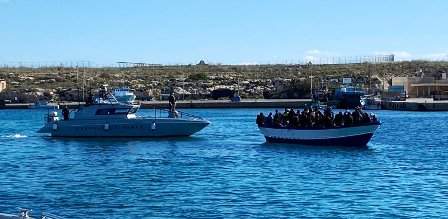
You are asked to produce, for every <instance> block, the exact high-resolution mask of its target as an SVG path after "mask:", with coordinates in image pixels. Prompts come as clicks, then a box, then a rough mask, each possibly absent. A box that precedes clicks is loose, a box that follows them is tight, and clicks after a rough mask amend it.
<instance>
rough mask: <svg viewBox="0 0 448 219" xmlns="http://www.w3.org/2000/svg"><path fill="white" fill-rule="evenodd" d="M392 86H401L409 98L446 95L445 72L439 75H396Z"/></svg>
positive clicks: (447, 88) (447, 84) (447, 91)
mask: <svg viewBox="0 0 448 219" xmlns="http://www.w3.org/2000/svg"><path fill="white" fill-rule="evenodd" d="M392 86H403V87H404V90H405V91H406V94H407V96H408V97H410V98H433V97H434V96H436V95H443V96H446V95H448V80H447V78H446V73H443V74H442V75H441V77H397V78H393V79H392Z"/></svg>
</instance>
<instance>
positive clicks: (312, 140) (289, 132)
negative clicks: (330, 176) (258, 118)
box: [260, 123, 380, 146]
mask: <svg viewBox="0 0 448 219" xmlns="http://www.w3.org/2000/svg"><path fill="white" fill-rule="evenodd" d="M379 125H380V124H379V123H374V124H364V125H359V126H350V127H336V128H330V129H287V128H265V127H260V131H261V133H263V135H264V136H265V138H266V141H267V142H270V143H292V144H304V145H322V146H324V145H335V146H365V145H367V143H368V142H369V141H370V139H371V138H372V136H373V134H374V132H375V131H376V129H377V128H378V127H379Z"/></svg>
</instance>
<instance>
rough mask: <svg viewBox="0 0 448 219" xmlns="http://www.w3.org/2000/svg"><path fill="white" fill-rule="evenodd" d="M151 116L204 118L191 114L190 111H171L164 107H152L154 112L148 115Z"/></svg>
mask: <svg viewBox="0 0 448 219" xmlns="http://www.w3.org/2000/svg"><path fill="white" fill-rule="evenodd" d="M150 117H151V118H190V119H194V120H204V118H202V117H200V116H196V115H193V114H191V113H187V112H183V111H179V110H175V111H171V110H169V109H164V108H154V114H153V115H152V116H150Z"/></svg>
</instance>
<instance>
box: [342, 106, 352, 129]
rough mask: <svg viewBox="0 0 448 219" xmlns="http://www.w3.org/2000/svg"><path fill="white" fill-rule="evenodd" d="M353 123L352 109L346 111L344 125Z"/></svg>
mask: <svg viewBox="0 0 448 219" xmlns="http://www.w3.org/2000/svg"><path fill="white" fill-rule="evenodd" d="M352 124H353V116H352V114H351V113H350V111H348V110H347V111H345V113H344V126H351V125H352Z"/></svg>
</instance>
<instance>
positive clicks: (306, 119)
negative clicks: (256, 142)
mask: <svg viewBox="0 0 448 219" xmlns="http://www.w3.org/2000/svg"><path fill="white" fill-rule="evenodd" d="M256 122H257V125H258V126H260V127H269V128H322V129H325V128H334V127H347V126H357V125H362V124H370V123H377V122H378V120H377V118H376V116H375V115H374V114H370V115H369V114H368V113H367V112H364V111H363V110H362V109H361V108H360V107H357V108H355V110H354V111H353V112H350V111H348V110H346V111H345V112H338V113H333V111H332V109H331V108H330V107H327V108H325V109H324V110H323V112H322V111H321V110H319V109H318V108H317V107H314V108H311V107H305V109H304V110H303V111H300V110H297V111H294V109H288V108H285V111H284V112H283V113H282V112H279V111H278V110H275V113H274V114H273V113H269V115H268V116H265V115H264V114H263V113H260V114H258V115H257V121H256Z"/></svg>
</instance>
